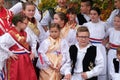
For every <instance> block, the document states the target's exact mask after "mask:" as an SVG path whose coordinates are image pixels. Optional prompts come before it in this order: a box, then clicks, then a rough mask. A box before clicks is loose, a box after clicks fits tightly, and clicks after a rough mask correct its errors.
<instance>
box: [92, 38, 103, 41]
mask: <svg viewBox="0 0 120 80" xmlns="http://www.w3.org/2000/svg"><path fill="white" fill-rule="evenodd" d="M90 40H95V41H102V40H103V39H96V38H90Z"/></svg>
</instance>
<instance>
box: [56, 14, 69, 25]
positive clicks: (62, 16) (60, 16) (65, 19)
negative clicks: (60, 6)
mask: <svg viewBox="0 0 120 80" xmlns="http://www.w3.org/2000/svg"><path fill="white" fill-rule="evenodd" d="M56 14H57V15H58V16H59V18H60V19H61V20H64V22H65V23H67V21H68V18H67V16H66V14H65V13H63V12H57V13H56Z"/></svg>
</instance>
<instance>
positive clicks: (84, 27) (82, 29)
mask: <svg viewBox="0 0 120 80" xmlns="http://www.w3.org/2000/svg"><path fill="white" fill-rule="evenodd" d="M79 32H88V33H89V35H90V32H89V30H88V28H87V27H86V26H81V27H79V28H78V29H77V33H76V35H78V33H79Z"/></svg>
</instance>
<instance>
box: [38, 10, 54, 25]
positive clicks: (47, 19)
mask: <svg viewBox="0 0 120 80" xmlns="http://www.w3.org/2000/svg"><path fill="white" fill-rule="evenodd" d="M52 22H53V19H52V18H51V16H50V13H49V11H48V10H47V11H45V12H44V14H43V18H42V20H41V21H40V23H41V25H42V26H48V25H49V23H52Z"/></svg>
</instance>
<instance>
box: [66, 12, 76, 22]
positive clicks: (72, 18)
mask: <svg viewBox="0 0 120 80" xmlns="http://www.w3.org/2000/svg"><path fill="white" fill-rule="evenodd" d="M68 18H69V21H75V19H76V14H71V13H70V14H68Z"/></svg>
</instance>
